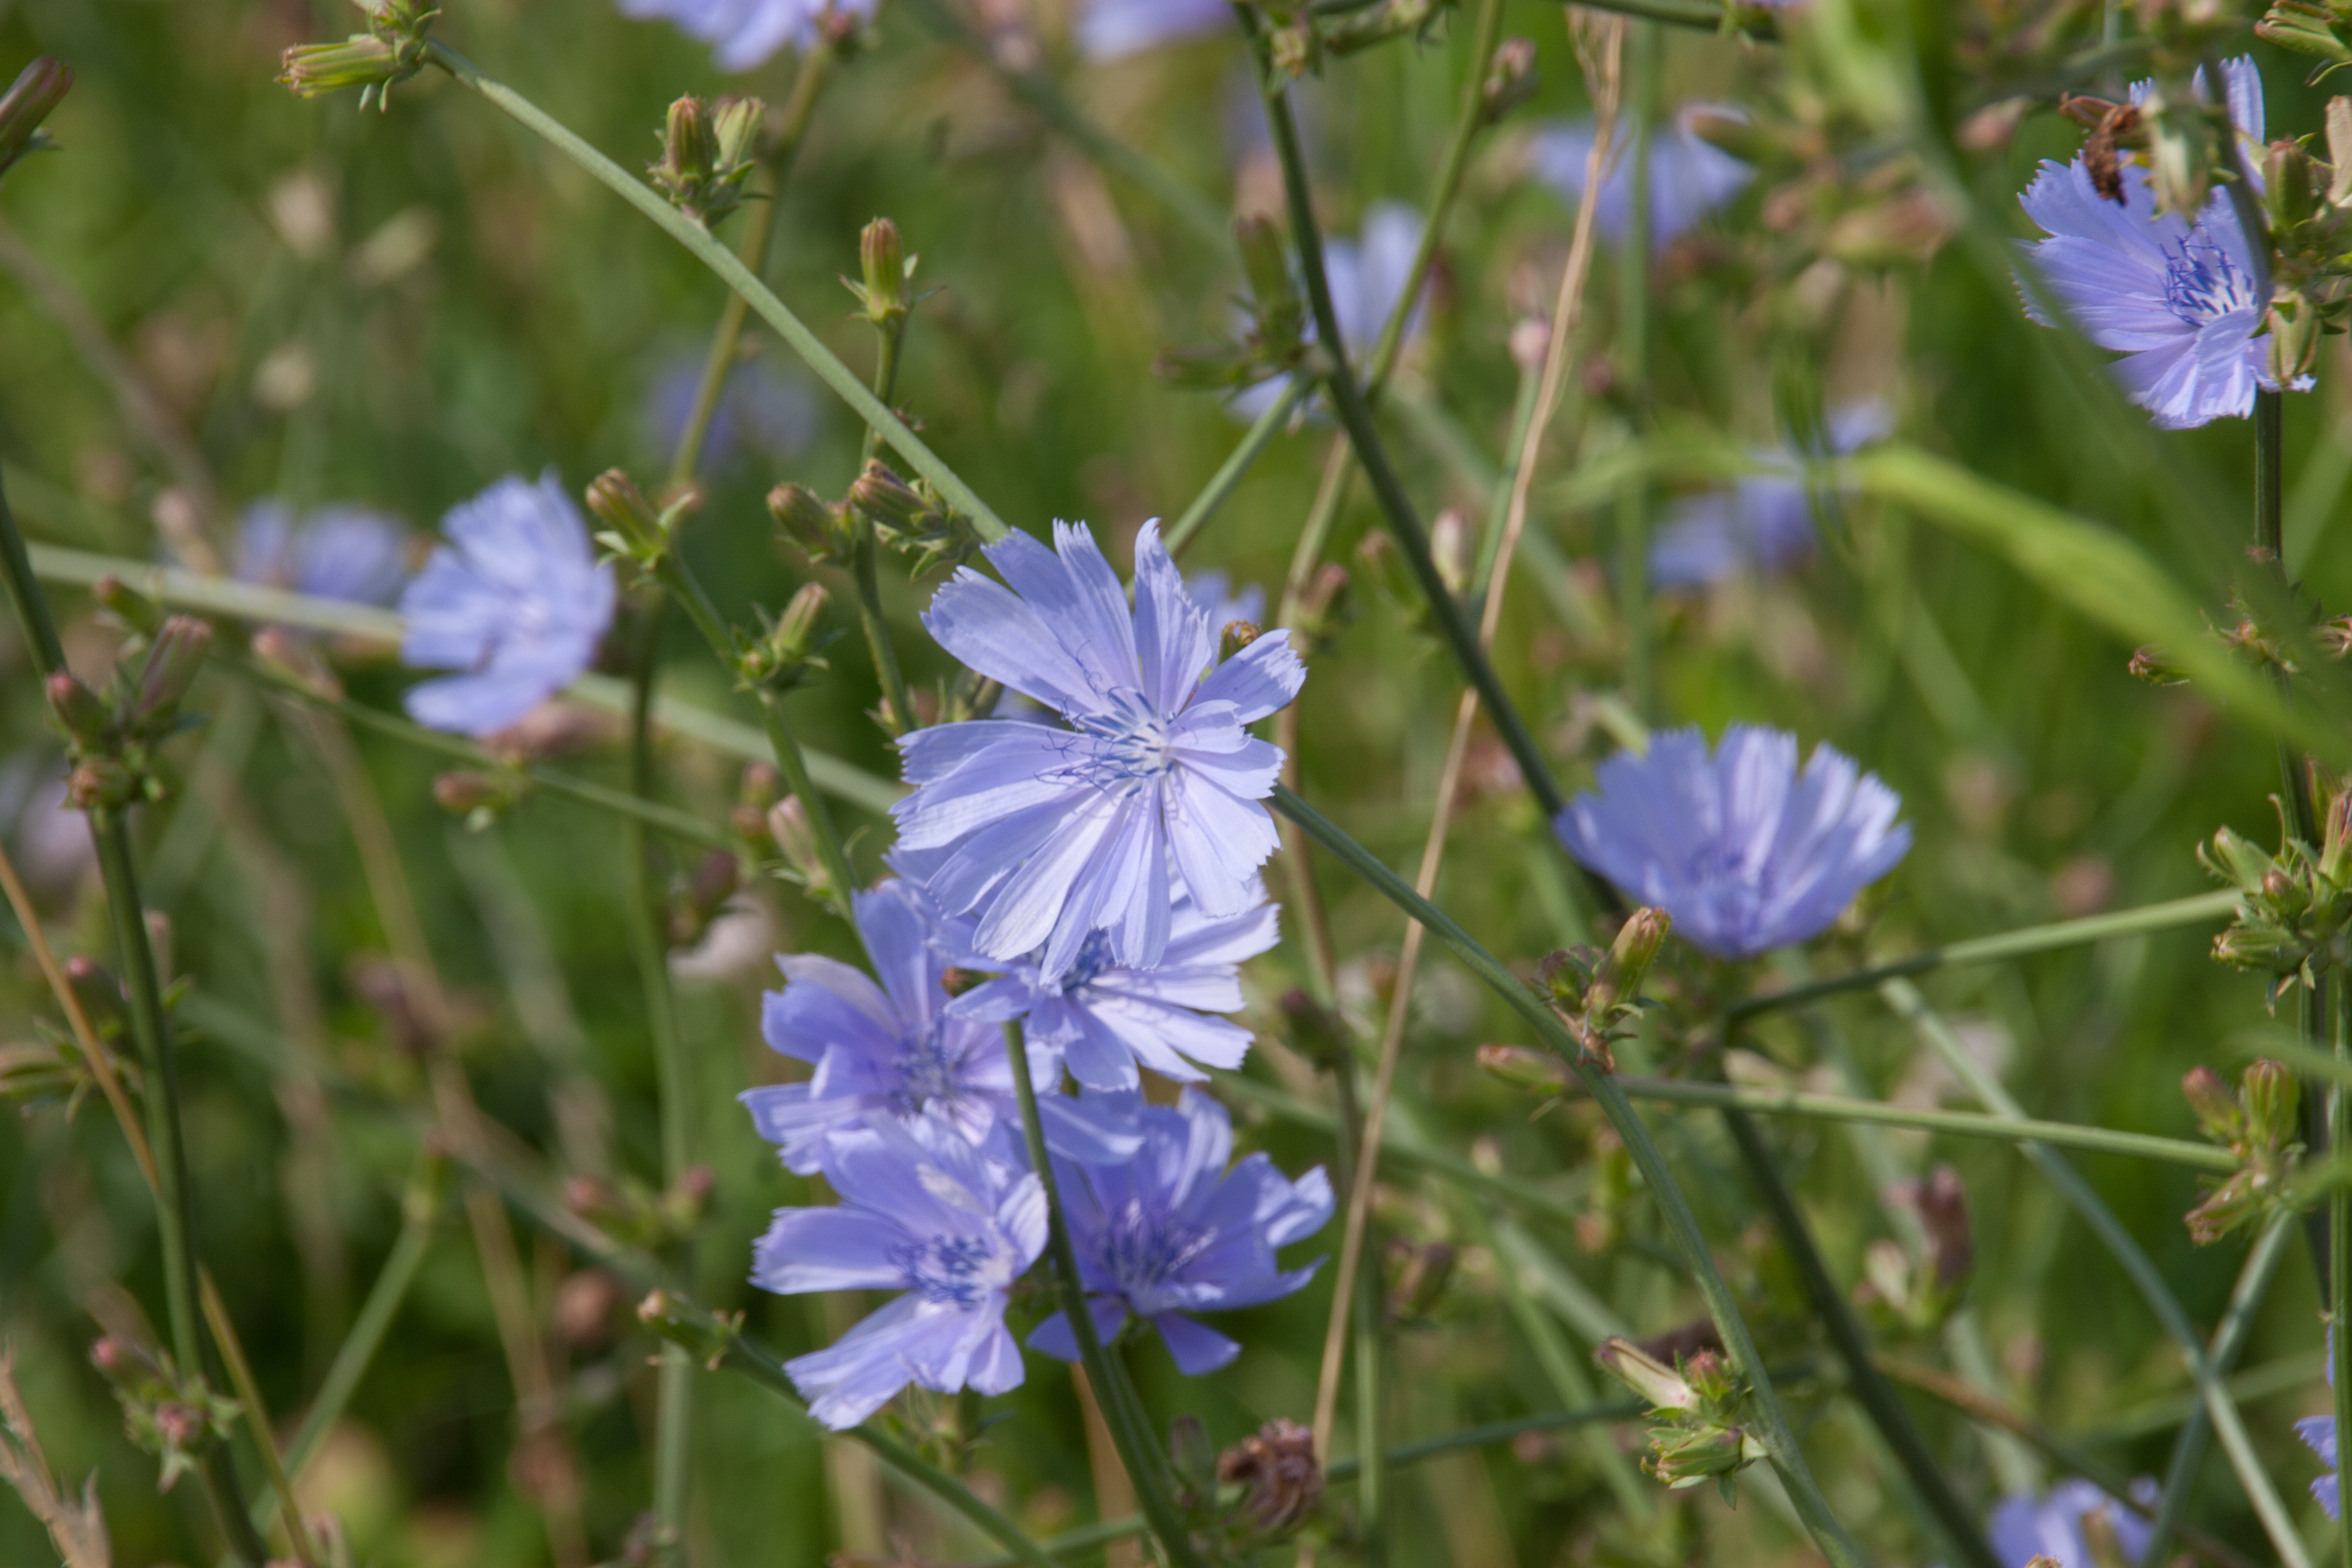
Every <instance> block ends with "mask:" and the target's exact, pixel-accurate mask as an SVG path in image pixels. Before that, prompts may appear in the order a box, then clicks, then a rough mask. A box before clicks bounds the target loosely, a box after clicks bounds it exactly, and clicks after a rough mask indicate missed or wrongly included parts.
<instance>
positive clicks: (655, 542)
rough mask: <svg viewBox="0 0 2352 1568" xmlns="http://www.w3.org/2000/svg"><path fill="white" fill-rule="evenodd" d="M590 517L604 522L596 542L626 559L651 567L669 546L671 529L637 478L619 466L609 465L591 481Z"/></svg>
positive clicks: (589, 487)
mask: <svg viewBox="0 0 2352 1568" xmlns="http://www.w3.org/2000/svg"><path fill="white" fill-rule="evenodd" d="M586 500H587V502H588V510H589V513H590V515H591V516H593V517H594V518H595V519H596V521H599V522H601V523H603V524H604V529H603V531H600V532H598V534H597V535H596V542H597V543H599V544H601V545H603V546H604V548H605V549H607V550H609V551H611V552H613V553H614V554H615V555H618V556H621V557H623V558H624V559H626V560H630V561H635V562H637V563H640V564H642V565H646V566H652V565H653V564H655V563H657V562H658V561H660V560H661V558H662V556H663V554H664V553H665V552H667V550H668V549H669V531H668V530H667V528H666V527H665V526H664V525H663V521H662V519H661V517H660V516H659V515H658V514H656V512H655V510H654V507H653V503H652V502H651V501H649V500H646V494H645V492H644V491H643V490H641V489H637V485H636V481H635V480H634V479H630V478H629V476H628V475H627V474H625V473H624V472H622V471H621V470H620V469H618V468H607V469H605V470H604V472H603V473H601V474H599V475H597V476H596V478H595V479H593V480H592V481H590V483H589V486H588V490H587V495H586Z"/></svg>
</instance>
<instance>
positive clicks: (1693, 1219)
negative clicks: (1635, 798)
mask: <svg viewBox="0 0 2352 1568" xmlns="http://www.w3.org/2000/svg"><path fill="white" fill-rule="evenodd" d="M1273 805H1274V807H1275V809H1276V810H1277V811H1279V812H1281V813H1282V814H1283V815H1284V816H1287V817H1289V818H1290V819H1291V820H1292V821H1294V822H1296V823H1297V824H1298V826H1300V827H1302V828H1304V829H1306V830H1307V833H1308V834H1309V835H1310V836H1311V837H1314V838H1315V839H1316V841H1317V842H1318V843H1320V844H1321V845H1322V846H1323V847H1325V848H1327V849H1328V850H1329V851H1330V852H1331V853H1332V854H1333V855H1335V856H1337V857H1338V858H1339V859H1340V861H1341V862H1342V863H1344V864H1345V865H1346V866H1347V867H1348V868H1349V869H1350V870H1353V871H1354V872H1355V873H1356V874H1357V875H1358V876H1360V877H1361V878H1363V879H1365V880H1366V881H1368V882H1370V884H1371V885H1372V887H1373V888H1374V889H1376V890H1378V891H1379V892H1380V893H1381V896H1382V897H1384V898H1386V899H1387V900H1389V901H1390V902H1391V903H1393V904H1395V905H1396V906H1397V907H1398V908H1399V909H1401V910H1403V911H1404V912H1405V913H1407V914H1409V915H1411V916H1412V918H1413V919H1415V920H1417V921H1421V922H1422V923H1423V925H1425V926H1427V927H1428V928H1429V929H1430V931H1431V932H1432V934H1433V935H1435V936H1436V937H1437V939H1438V940H1439V941H1441V942H1444V943H1445V945H1446V946H1447V947H1449V948H1451V949H1453V950H1454V956H1455V957H1457V958H1459V959H1460V960H1461V961H1462V963H1463V964H1464V966H1465V968H1467V969H1469V970H1470V971H1471V973H1474V974H1475V975H1476V976H1477V977H1478V979H1479V980H1480V981H1482V982H1484V983H1485V984H1486V986H1487V987H1488V989H1490V990H1492V991H1493V992H1494V993H1495V994H1496V995H1497V996H1499V997H1501V998H1502V1000H1503V1001H1504V1002H1505V1003H1506V1004H1507V1005H1508V1006H1509V1007H1510V1008H1511V1010H1512V1011H1513V1012H1515V1013H1517V1014H1518V1015H1519V1016H1520V1017H1521V1018H1523V1019H1525V1020H1526V1021H1527V1023H1528V1026H1530V1027H1531V1028H1532V1029H1533V1030H1534V1031H1535V1033H1536V1036H1537V1037H1538V1038H1539V1039H1540V1040H1542V1041H1543V1043H1544V1044H1545V1045H1546V1046H1547V1047H1549V1048H1550V1049H1551V1050H1552V1051H1554V1052H1555V1053H1557V1054H1558V1055H1559V1057H1560V1058H1561V1059H1563V1060H1564V1061H1566V1062H1567V1063H1568V1064H1569V1066H1570V1068H1571V1069H1572V1070H1573V1071H1574V1072H1575V1073H1576V1075H1577V1077H1578V1078H1579V1079H1580V1080H1581V1081H1582V1083H1583V1084H1584V1087H1585V1089H1586V1091H1587V1092H1588V1093H1590V1094H1591V1096H1592V1097H1593V1098H1594V1099H1595V1100H1599V1101H1600V1102H1601V1110H1602V1111H1603V1112H1604V1113H1605V1114H1606V1115H1607V1116H1608V1118H1609V1121H1610V1123H1611V1125H1612V1126H1613V1127H1614V1128H1615V1129H1616V1130H1617V1133H1618V1136H1619V1137H1621V1138H1622V1139H1623V1140H1624V1142H1625V1148H1626V1151H1627V1152H1629V1153H1630V1154H1631V1155H1632V1156H1633V1163H1634V1164H1635V1165H1636V1166H1637V1167H1638V1168H1639V1169H1640V1171H1641V1173H1642V1177H1643V1181H1644V1182H1645V1183H1647V1184H1648V1185H1649V1188H1650V1191H1651V1194H1652V1196H1653V1197H1654V1199H1655V1200H1656V1202H1657V1205H1658V1207H1659V1209H1660V1211H1661V1212H1662V1213H1663V1214H1664V1216H1665V1219H1666V1224H1667V1228H1668V1229H1669V1230H1670V1231H1671V1232H1672V1234H1673V1237H1674V1240H1675V1250H1676V1251H1678V1252H1679V1253H1680V1254H1681V1255H1682V1258H1683V1261H1684V1262H1685V1265H1686V1266H1687V1267H1688V1268H1689V1269H1690V1272H1691V1279H1692V1282H1693V1283H1694V1284H1695V1285H1696V1286H1697V1288H1698V1291H1699V1295H1700V1298H1701V1300H1704V1301H1705V1303H1706V1310H1707V1316H1708V1318H1709V1319H1710V1320H1712V1321H1713V1322H1714V1324H1715V1327H1716V1331H1717V1334H1719V1335H1720V1336H1721V1338H1722V1340H1723V1344H1724V1349H1725V1351H1726V1352H1727V1353H1728V1356H1729V1358H1730V1362H1731V1365H1732V1369H1733V1371H1734V1372H1735V1373H1737V1374H1738V1375H1739V1376H1740V1377H1742V1378H1744V1379H1745V1380H1746V1381H1747V1382H1748V1385H1749V1386H1750V1388H1751V1389H1752V1390H1753V1391H1754V1398H1755V1405H1756V1412H1757V1426H1758V1427H1759V1434H1758V1435H1759V1437H1760V1438H1761V1439H1762V1441H1763V1443H1764V1446H1765V1448H1766V1449H1767V1451H1768V1452H1769V1454H1770V1455H1771V1459H1772V1466H1773V1468H1774V1469H1775V1470H1776V1471H1778V1472H1779V1474H1780V1479H1781V1480H1782V1482H1783V1483H1784V1484H1785V1485H1786V1486H1787V1488H1788V1490H1789V1495H1790V1501H1791V1502H1792V1503H1793V1504H1794V1505H1795V1507H1796V1510H1797V1514H1798V1517H1799V1518H1800V1519H1801V1521H1803V1524H1804V1527H1805V1530H1806V1531H1807V1533H1808V1534H1810V1535H1811V1538H1812V1540H1813V1543H1814V1544H1815V1545H1816V1546H1817V1547H1819V1548H1820V1549H1821V1552H1822V1555H1823V1556H1825V1557H1827V1558H1828V1559H1829V1561H1830V1563H1832V1568H1853V1565H1855V1564H1859V1563H1862V1562H1864V1558H1863V1556H1862V1553H1861V1552H1860V1551H1859V1550H1858V1549H1857V1548H1856V1547H1855V1546H1854V1544H1853V1542H1852V1541H1851V1540H1849V1539H1848V1538H1847V1536H1846V1533H1845V1530H1844V1527H1843V1526H1842V1525H1841V1524H1839V1523H1838V1521H1837V1519H1836V1516H1835V1515H1834V1514H1833V1513H1832V1511H1831V1510H1830V1506H1829V1500H1828V1499H1827V1498H1825V1497H1824V1496H1822V1489H1821V1483H1820V1482H1819V1481H1817V1480H1816V1479H1814V1478H1813V1473H1812V1470H1811V1468H1809V1467H1808V1466H1807V1465H1806V1463H1805V1457H1804V1453H1803V1450H1802V1449H1801V1447H1799V1446H1798V1443H1797V1439H1796V1435H1795V1433H1794V1432H1792V1431H1791V1430H1790V1426H1789V1421H1788V1416H1787V1415H1786V1414H1785V1413H1784V1412H1783V1411H1782V1409H1781V1407H1780V1395H1779V1394H1778V1393H1777V1392H1776V1391H1775V1390H1774V1388H1773V1386H1772V1382H1771V1379H1770V1377H1769V1375H1768V1373H1766V1371H1765V1368H1764V1363H1763V1360H1762V1358H1761V1357H1760V1356H1759V1355H1758V1353H1757V1351H1756V1342H1755V1339H1754V1337H1753V1336H1752V1335H1750V1334H1749V1332H1748V1322H1747V1320H1746V1319H1745V1318H1744V1317H1742V1316H1741V1314H1740V1311H1739V1305H1738V1301H1737V1300H1735V1299H1734V1298H1733V1296H1732V1293H1731V1287H1730V1286H1729V1285H1728V1284H1727V1282H1726V1281H1725V1279H1724V1278H1723V1275H1722V1273H1721V1271H1720V1270H1718V1269H1717V1268H1716V1263H1715V1255H1714V1253H1713V1251H1712V1249H1711V1248H1710V1247H1709V1246H1708V1244H1707V1240H1706V1235H1705V1233H1704V1232H1702V1231H1701V1230H1700V1229H1699V1225H1698V1216H1697V1215H1695V1214H1693V1213H1692V1212H1691V1207H1690V1202H1689V1200H1688V1199H1687V1198H1686V1197H1685V1196H1684V1194H1683V1191H1682V1187H1681V1186H1680V1184H1678V1183H1676V1181H1675V1174H1674V1172H1673V1170H1672V1169H1671V1168H1670V1167H1668V1165H1667V1164H1666V1163H1665V1158H1664V1155H1662V1154H1661V1153H1660V1152H1658V1146H1657V1144H1656V1142H1654V1140H1653V1139H1652V1138H1651V1137H1650V1132H1649V1129H1648V1127H1647V1126H1646V1125H1645V1124H1644V1123H1643V1121H1642V1118H1641V1116H1640V1115H1639V1114H1638V1113H1637V1112H1635V1110H1633V1104H1632V1102H1631V1101H1629V1100H1627V1099H1626V1098H1625V1096H1624V1094H1623V1093H1622V1091H1621V1090H1620V1089H1618V1087H1617V1084H1616V1082H1615V1081H1614V1080H1613V1079H1611V1078H1610V1077H1608V1076H1607V1075H1605V1074H1603V1073H1601V1072H1599V1071H1597V1070H1596V1069H1594V1068H1592V1067H1591V1065H1590V1064H1588V1063H1587V1062H1585V1061H1584V1060H1583V1059H1582V1054H1581V1051H1580V1047H1578V1045H1577V1043H1576V1041H1575V1040H1574V1039H1572V1038H1571V1037H1570V1036H1569V1034H1568V1032H1567V1030H1566V1028H1565V1027H1564V1026H1562V1025H1561V1024H1560V1022H1559V1019H1558V1018H1556V1017H1554V1016H1552V1014H1551V1012H1550V1011H1549V1008H1547V1007H1546V1006H1545V1005H1544V1004H1543V1003H1542V1002H1541V1001H1539V1000H1538V998H1537V996H1536V994H1535V993H1533V992H1532V991H1530V990H1528V987H1527V986H1526V985H1524V984H1521V983H1520V982H1519V981H1518V980H1517V978H1516V977H1515V976H1513V974H1512V973H1511V972H1510V971H1509V970H1508V969H1507V968H1505V967H1504V966H1503V963H1502V962H1501V961H1500V960H1498V959H1497V958H1496V957H1495V955H1494V954H1493V953H1491V952H1487V951H1486V948H1484V947H1483V946H1481V945H1480V944H1479V943H1478V942H1477V941H1476V940H1475V938H1473V937H1472V936H1471V935H1470V933H1469V932H1468V931H1465V930H1463V929H1462V927H1461V925H1460V924H1459V923H1458V922H1457V921H1455V920H1454V917H1452V916H1451V915H1449V914H1447V913H1446V912H1445V911H1444V910H1441V909H1439V908H1438V907H1437V906H1436V905H1434V904H1433V903H1431V902H1430V901H1429V900H1426V899H1424V898H1422V897H1421V896H1420V895H1419V894H1417V893H1415V892H1414V891H1413V890H1412V887H1411V886H1410V885H1408V884H1407V883H1406V882H1405V880H1404V879H1402V877H1399V876H1398V875H1397V874H1396V873H1395V872H1394V871H1391V869H1389V868H1388V867H1387V866H1386V865H1384V864H1383V863H1382V862H1381V859H1380V858H1379V857H1377V856H1375V855H1373V854H1372V853H1371V852H1370V850H1368V849H1366V848H1365V847H1363V846H1362V845H1360V844H1358V843H1357V842H1356V841H1355V840H1354V839H1352V838H1350V837H1348V835H1347V834H1345V833H1343V832H1341V831H1340V830H1339V827H1338V826H1337V825H1335V824H1334V823H1332V822H1331V821H1330V819H1329V818H1328V817H1326V816H1324V815H1323V814H1322V813H1321V812H1319V811H1317V810H1316V809H1315V808H1314V807H1313V806H1311V805H1307V802H1305V801H1304V800H1302V799H1300V798H1299V797H1298V795H1297V794H1296V793H1295V792H1293V791H1292V790H1290V789H1288V788H1287V787H1286V786H1284V785H1281V784H1276V786H1275V788H1274V795H1273Z"/></svg>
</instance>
